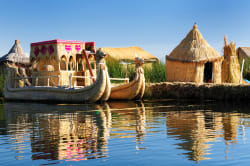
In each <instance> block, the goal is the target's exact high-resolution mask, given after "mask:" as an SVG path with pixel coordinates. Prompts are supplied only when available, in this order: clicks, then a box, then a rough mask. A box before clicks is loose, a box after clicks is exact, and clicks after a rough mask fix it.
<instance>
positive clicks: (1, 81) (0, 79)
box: [0, 74, 6, 97]
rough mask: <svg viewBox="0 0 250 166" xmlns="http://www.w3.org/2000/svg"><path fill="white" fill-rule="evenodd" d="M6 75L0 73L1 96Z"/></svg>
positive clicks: (0, 95) (1, 95)
mask: <svg viewBox="0 0 250 166" xmlns="http://www.w3.org/2000/svg"><path fill="white" fill-rule="evenodd" d="M5 78H6V75H4V74H0V97H3V88H4V81H5Z"/></svg>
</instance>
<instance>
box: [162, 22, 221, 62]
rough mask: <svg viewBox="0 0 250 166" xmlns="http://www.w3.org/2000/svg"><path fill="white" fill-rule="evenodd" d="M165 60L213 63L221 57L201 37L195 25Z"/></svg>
mask: <svg viewBox="0 0 250 166" xmlns="http://www.w3.org/2000/svg"><path fill="white" fill-rule="evenodd" d="M166 58H167V59H169V60H176V61H182V62H199V61H213V60H215V59H218V58H221V56H220V55H219V54H218V52H217V51H216V50H215V49H213V48H212V47H211V46H210V45H209V44H208V43H207V41H206V40H205V39H204V38H203V37H202V35H201V33H200V32H199V30H198V28H197V25H196V24H195V25H194V26H193V29H192V30H191V31H190V32H189V33H188V34H187V36H186V37H185V38H184V39H183V40H182V41H181V43H180V44H179V45H178V46H177V47H176V48H175V49H174V50H173V51H172V52H171V53H170V54H169V56H167V57H166Z"/></svg>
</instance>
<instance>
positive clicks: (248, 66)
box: [240, 58, 250, 80]
mask: <svg viewBox="0 0 250 166" xmlns="http://www.w3.org/2000/svg"><path fill="white" fill-rule="evenodd" d="M240 67H241V64H240ZM243 78H245V79H247V80H250V58H248V59H245V63H244V69H243Z"/></svg>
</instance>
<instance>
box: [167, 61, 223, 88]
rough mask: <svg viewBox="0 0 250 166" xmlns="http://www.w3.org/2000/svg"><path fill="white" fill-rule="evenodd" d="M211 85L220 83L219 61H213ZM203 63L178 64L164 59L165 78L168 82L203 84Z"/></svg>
mask: <svg viewBox="0 0 250 166" xmlns="http://www.w3.org/2000/svg"><path fill="white" fill-rule="evenodd" d="M212 63H213V71H212V72H213V73H212V74H213V79H212V82H213V83H221V63H222V61H221V60H216V61H213V62H212ZM204 66H205V62H180V61H172V60H168V59H166V75H167V76H166V77H167V81H170V82H196V83H203V82H204Z"/></svg>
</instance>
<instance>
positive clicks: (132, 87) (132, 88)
mask: <svg viewBox="0 0 250 166" xmlns="http://www.w3.org/2000/svg"><path fill="white" fill-rule="evenodd" d="M143 63H144V61H143V59H140V58H136V59H135V77H134V79H133V81H131V82H129V83H125V84H122V85H118V86H114V87H112V88H111V94H110V97H109V98H110V99H114V100H133V99H142V98H143V95H144V91H145V77H144V70H143V68H142V65H143Z"/></svg>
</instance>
